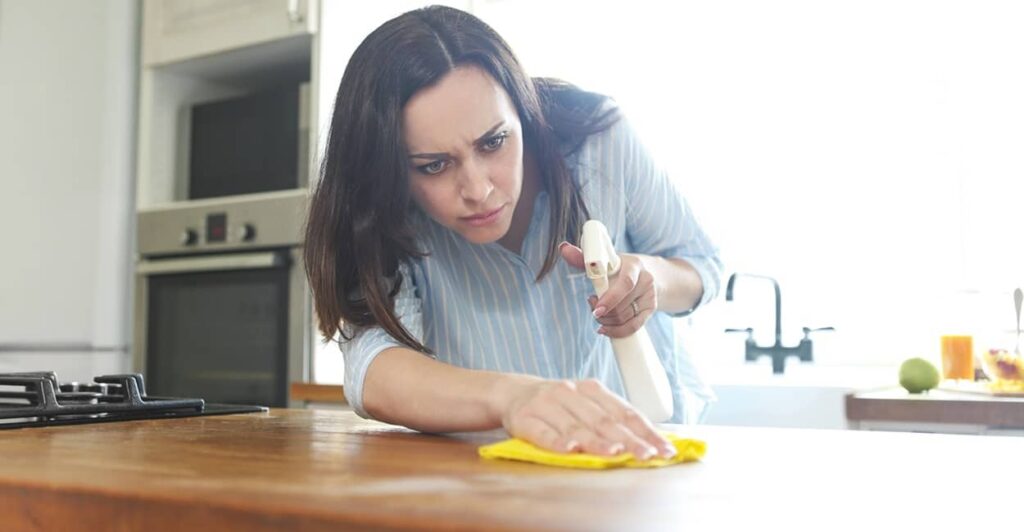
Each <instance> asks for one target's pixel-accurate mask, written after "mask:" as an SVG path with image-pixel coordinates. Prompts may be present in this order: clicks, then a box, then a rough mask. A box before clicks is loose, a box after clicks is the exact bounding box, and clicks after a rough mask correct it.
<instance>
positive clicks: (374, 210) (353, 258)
mask: <svg viewBox="0 0 1024 532" xmlns="http://www.w3.org/2000/svg"><path fill="white" fill-rule="evenodd" d="M462 65H475V66H476V67H479V68H481V69H483V70H484V71H485V72H487V73H488V74H489V75H490V76H491V77H492V78H494V79H495V80H496V81H497V82H498V83H499V84H500V85H501V86H502V87H504V89H505V91H506V92H507V93H508V95H509V97H510V98H511V100H512V103H513V104H514V105H515V109H516V111H517V112H518V114H519V119H520V122H521V123H522V127H523V139H524V149H526V150H529V151H530V153H531V154H532V155H533V157H534V158H535V160H536V162H537V167H538V168H539V170H540V172H539V173H540V179H541V183H542V187H543V188H544V189H545V190H547V192H548V198H549V201H550V212H551V224H550V227H549V234H550V239H549V242H548V244H547V248H548V249H547V254H546V256H545V260H544V265H543V267H542V268H541V271H540V272H539V273H538V274H537V280H540V279H542V278H543V277H544V276H545V275H547V274H548V273H549V272H550V271H551V269H552V268H553V267H554V266H555V264H556V261H557V260H558V247H557V246H558V244H559V242H561V241H562V240H569V241H576V240H577V238H578V236H579V233H580V231H581V230H582V226H583V222H584V221H586V218H587V207H586V205H585V204H584V202H583V198H582V197H581V194H580V190H579V187H578V184H577V183H576V181H575V180H574V179H573V178H572V175H571V174H570V172H569V170H568V168H567V166H566V163H565V157H566V156H568V155H570V154H571V153H572V152H574V151H576V150H577V149H579V147H580V146H581V145H582V144H583V142H584V141H585V140H586V138H587V137H588V136H589V135H591V134H594V133H597V132H600V131H603V130H605V129H607V128H608V127H610V126H611V125H612V124H614V123H615V121H616V120H618V114H617V112H616V111H615V107H614V106H605V105H603V103H604V101H605V100H606V99H607V98H606V97H604V96H601V95H598V94H595V93H591V92H586V91H582V90H580V89H578V88H576V87H574V86H572V85H570V84H568V83H565V82H561V81H557V80H553V79H539V78H538V79H532V78H530V77H529V76H527V75H526V73H525V72H524V70H523V68H522V66H521V65H520V64H519V61H518V60H517V59H516V57H515V55H514V54H513V53H512V50H511V49H510V48H509V46H508V44H506V43H505V41H504V40H503V39H502V38H501V37H500V36H499V35H498V34H497V33H496V32H495V31H494V30H493V29H491V28H490V26H488V25H487V24H485V23H484V22H483V21H481V20H480V19H478V18H476V17H474V16H473V15H470V14H469V13H465V12H463V11H459V10H457V9H452V8H448V7H438V6H433V7H428V8H423V9H418V10H415V11H410V12H408V13H405V14H403V15H400V16H398V17H396V18H394V19H392V20H389V21H388V22H385V23H384V24H383V25H382V26H380V27H379V28H377V29H376V30H374V31H373V33H371V34H370V35H369V36H367V37H366V39H365V40H363V42H362V43H361V44H360V45H359V47H358V48H357V49H356V51H355V52H354V53H353V55H352V57H351V59H350V60H349V63H348V66H347V67H346V68H345V73H344V75H343V76H342V79H341V84H340V86H339V87H338V94H337V97H336V99H335V103H334V115H333V117H332V119H331V127H330V132H329V137H328V140H327V149H326V154H325V156H324V160H323V162H322V164H321V167H320V174H321V175H320V180H319V183H318V184H317V186H316V189H315V191H314V193H313V196H312V199H311V203H310V208H309V218H308V220H307V222H306V234H305V248H304V259H305V266H306V275H307V277H308V278H309V283H310V286H311V288H312V290H313V298H314V305H315V309H316V316H317V321H318V327H319V329H320V332H321V333H322V334H323V335H324V337H326V338H334V337H335V336H336V335H337V334H341V337H342V338H346V339H349V337H348V336H346V329H345V328H344V327H342V323H343V322H344V323H346V324H348V325H351V326H354V329H353V330H355V329H358V328H360V327H369V326H380V327H382V328H383V329H384V330H385V331H387V332H388V333H389V334H390V335H391V336H392V337H393V338H395V339H396V340H397V341H399V342H401V343H402V344H404V345H406V346H408V347H410V348H412V349H415V350H418V351H422V352H428V353H429V352H430V350H429V349H427V348H426V347H425V346H424V345H423V344H422V343H420V341H419V340H418V339H417V338H414V337H413V336H412V335H411V334H410V333H409V331H407V330H406V329H405V328H404V327H403V326H402V324H401V322H400V321H399V320H398V317H397V316H396V315H395V312H394V297H395V294H396V293H397V292H398V289H399V287H400V286H401V283H402V282H411V281H410V280H405V279H402V278H401V275H400V274H399V271H398V267H399V265H400V264H401V263H403V262H407V261H411V260H413V259H415V258H418V257H422V256H424V255H425V254H426V253H427V252H428V251H429V250H422V249H420V247H419V246H418V243H417V235H418V231H419V228H418V227H416V226H415V225H414V223H413V217H411V216H408V214H409V212H410V207H411V205H412V199H411V194H410V190H409V176H408V158H407V157H408V154H407V151H406V147H405V145H404V142H403V135H402V110H403V108H404V106H405V104H406V103H407V102H408V101H409V99H410V98H411V97H412V96H413V95H414V94H416V93H417V92H418V91H420V90H422V89H424V88H426V87H430V86H431V85H433V84H435V83H437V82H438V81H440V80H441V78H443V77H444V76H445V74H447V73H449V72H451V71H452V70H453V69H455V68H456V67H458V66H462Z"/></svg>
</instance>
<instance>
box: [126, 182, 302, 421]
mask: <svg viewBox="0 0 1024 532" xmlns="http://www.w3.org/2000/svg"><path fill="white" fill-rule="evenodd" d="M306 200H307V197H306V191H305V190H290V191H281V192H271V193H265V194H250V195H246V196H238V197H236V198H218V199H215V200H199V201H191V202H188V203H183V204H174V205H168V206H165V207H158V208H151V209H147V210H143V211H140V212H139V215H138V247H139V260H138V263H137V266H136V284H135V326H134V342H133V355H134V364H135V368H136V370H137V371H139V372H141V373H143V374H144V375H145V378H146V382H147V386H148V388H149V392H150V393H152V394H154V395H161V396H172V397H202V398H203V399H206V400H207V401H211V402H222V403H242V404H260V405H267V406H286V405H287V404H288V385H289V383H290V382H295V381H308V380H309V377H310V372H311V364H310V359H311V355H310V353H311V347H312V331H313V329H312V326H311V305H310V297H309V290H308V288H307V285H306V281H305V273H304V268H303V266H302V253H301V247H300V246H301V232H302V231H301V230H302V224H303V221H304V220H305V207H306Z"/></svg>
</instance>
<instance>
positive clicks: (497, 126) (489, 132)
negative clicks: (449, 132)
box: [409, 120, 505, 159]
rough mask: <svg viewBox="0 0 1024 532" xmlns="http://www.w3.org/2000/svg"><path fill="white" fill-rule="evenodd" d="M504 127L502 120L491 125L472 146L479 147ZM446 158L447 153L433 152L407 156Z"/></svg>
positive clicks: (413, 157)
mask: <svg viewBox="0 0 1024 532" xmlns="http://www.w3.org/2000/svg"><path fill="white" fill-rule="evenodd" d="M504 125H505V121H504V120H502V121H500V122H498V123H497V124H494V125H493V126H491V128H490V129H488V130H487V131H486V132H485V133H484V134H483V135H480V136H479V137H478V138H477V139H476V140H474V141H473V144H474V145H477V146H478V145H480V144H482V143H483V142H484V141H486V140H487V139H488V138H489V137H490V136H491V135H493V134H494V133H495V132H496V131H498V130H499V129H501V128H502V126H504ZM448 157H449V155H448V154H447V153H443V152H434V153H413V154H411V155H409V158H410V159H446V158H448Z"/></svg>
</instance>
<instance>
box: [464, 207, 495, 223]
mask: <svg viewBox="0 0 1024 532" xmlns="http://www.w3.org/2000/svg"><path fill="white" fill-rule="evenodd" d="M504 210H505V206H504V205H502V206H501V207H498V208H497V209H494V210H493V211H487V212H482V213H480V214H474V215H472V216H463V217H462V218H461V220H462V221H463V222H466V223H467V224H469V225H471V226H473V227H482V226H485V225H489V224H492V223H494V221H495V220H497V219H498V217H499V216H501V212H502V211H504Z"/></svg>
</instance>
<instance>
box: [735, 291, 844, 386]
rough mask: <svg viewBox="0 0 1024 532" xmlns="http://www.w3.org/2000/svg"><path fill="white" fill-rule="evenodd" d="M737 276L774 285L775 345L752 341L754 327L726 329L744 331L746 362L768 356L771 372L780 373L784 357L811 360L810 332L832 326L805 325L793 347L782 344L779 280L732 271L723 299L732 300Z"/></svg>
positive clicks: (782, 370) (784, 367) (782, 369)
mask: <svg viewBox="0 0 1024 532" xmlns="http://www.w3.org/2000/svg"><path fill="white" fill-rule="evenodd" d="M737 277H752V278H755V279H766V280H769V281H771V282H772V284H773V285H775V345H771V346H760V345H757V342H755V341H754V329H753V328H751V327H747V328H746V329H726V330H725V332H727V333H736V332H738V333H746V335H747V342H746V359H747V362H755V361H757V359H758V358H759V357H762V356H768V357H771V359H772V373H775V374H777V375H781V374H782V373H783V372H784V371H785V370H786V358H787V357H789V356H795V357H797V358H799V359H800V361H801V362H811V361H812V360H814V354H813V350H812V348H813V343H812V341H811V333H812V332H818V331H834V330H835V328H833V327H819V328H817V329H810V328H807V327H804V328H803V331H804V337H803V338H801V339H800V343H799V344H797V345H796V346H793V347H786V346H784V345H782V289H780V288H779V282H778V281H776V280H775V279H773V278H771V277H767V276H764V275H754V274H749V273H734V274H732V275H731V276H729V284H728V285H727V286H726V288H725V300H726V301H732V299H733V295H732V291H733V286H734V285H735V284H736V278H737Z"/></svg>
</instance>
